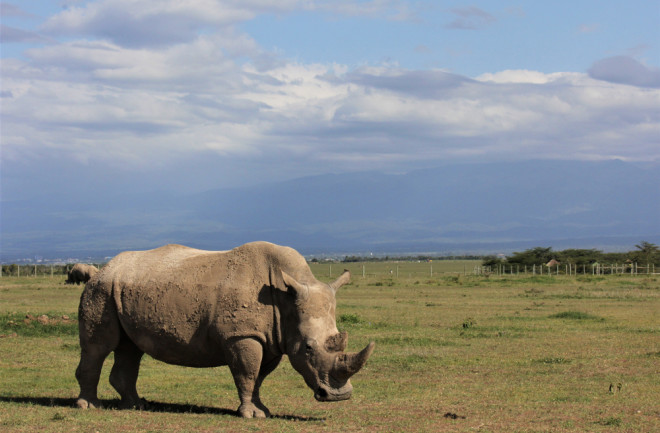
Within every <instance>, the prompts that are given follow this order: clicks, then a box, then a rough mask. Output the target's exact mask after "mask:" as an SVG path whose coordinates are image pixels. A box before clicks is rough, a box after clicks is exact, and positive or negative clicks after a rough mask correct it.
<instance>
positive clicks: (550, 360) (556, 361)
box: [533, 356, 571, 364]
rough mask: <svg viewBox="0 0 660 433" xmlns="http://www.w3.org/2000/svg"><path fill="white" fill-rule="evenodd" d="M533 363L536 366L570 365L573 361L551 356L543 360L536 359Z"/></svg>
mask: <svg viewBox="0 0 660 433" xmlns="http://www.w3.org/2000/svg"><path fill="white" fill-rule="evenodd" d="M533 362H534V363H536V364H570V362H571V360H570V359H566V358H562V357H560V356H558V357H551V356H549V357H545V358H541V359H535V360H534V361H533Z"/></svg>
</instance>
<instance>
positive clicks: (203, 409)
mask: <svg viewBox="0 0 660 433" xmlns="http://www.w3.org/2000/svg"><path fill="white" fill-rule="evenodd" d="M0 401H2V402H8V403H26V404H33V405H38V406H46V407H75V406H76V399H75V398H61V397H5V396H0ZM101 403H102V404H103V407H104V408H106V409H119V400H118V399H113V400H101ZM145 412H168V413H194V414H214V415H230V416H235V417H238V412H236V411H235V410H231V409H224V408H219V407H209V406H198V405H195V404H180V403H163V402H158V401H148V402H147V409H145ZM271 418H277V419H285V420H291V421H325V418H315V417H306V416H297V415H271Z"/></svg>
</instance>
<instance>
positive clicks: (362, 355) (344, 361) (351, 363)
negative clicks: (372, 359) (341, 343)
mask: <svg viewBox="0 0 660 433" xmlns="http://www.w3.org/2000/svg"><path fill="white" fill-rule="evenodd" d="M374 347H376V343H374V342H371V343H369V344H368V345H367V347H365V348H364V349H362V351H360V352H358V353H340V354H338V355H337V358H335V365H334V367H333V371H332V372H333V376H335V377H336V378H337V379H342V380H348V379H349V378H350V377H351V376H353V375H354V374H355V373H357V372H358V371H360V369H361V368H362V367H364V364H366V362H367V359H369V356H371V352H373V351H374Z"/></svg>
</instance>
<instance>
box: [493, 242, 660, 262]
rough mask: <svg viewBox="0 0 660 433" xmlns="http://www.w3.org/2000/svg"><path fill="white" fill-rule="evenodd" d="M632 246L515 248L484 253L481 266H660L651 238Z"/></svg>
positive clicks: (658, 254) (657, 248) (655, 246)
mask: <svg viewBox="0 0 660 433" xmlns="http://www.w3.org/2000/svg"><path fill="white" fill-rule="evenodd" d="M635 248H636V249H635V250H632V251H628V252H622V253H605V252H603V251H600V250H597V249H576V248H571V249H566V250H561V251H553V249H552V248H551V247H536V248H530V249H528V250H525V251H522V252H514V253H513V254H512V255H510V256H506V257H498V256H487V257H484V258H483V266H491V267H496V266H499V265H507V266H515V265H518V266H521V267H523V266H530V267H531V266H534V265H536V266H539V265H544V264H547V263H549V262H550V261H551V260H553V259H554V260H556V261H558V262H559V263H561V264H565V265H568V264H571V265H575V266H591V265H594V264H596V263H600V264H605V263H621V264H623V263H638V264H639V265H644V266H646V265H655V266H660V247H658V246H657V245H655V244H653V243H650V242H641V243H640V244H638V245H635Z"/></svg>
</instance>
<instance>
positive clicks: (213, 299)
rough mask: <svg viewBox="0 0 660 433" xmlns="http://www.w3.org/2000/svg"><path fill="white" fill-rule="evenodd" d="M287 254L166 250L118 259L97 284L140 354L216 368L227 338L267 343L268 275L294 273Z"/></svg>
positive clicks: (251, 247) (265, 248) (251, 249)
mask: <svg viewBox="0 0 660 433" xmlns="http://www.w3.org/2000/svg"><path fill="white" fill-rule="evenodd" d="M291 251H293V250H291ZM291 251H289V249H286V248H284V249H283V248H282V247H277V246H275V245H272V244H268V243H261V242H260V243H254V244H246V245H244V246H241V247H238V248H235V249H234V250H231V251H203V250H197V249H193V248H188V247H183V246H181V245H167V246H165V247H161V248H157V249H155V250H149V251H138V252H126V253H122V254H120V255H119V256H117V257H116V258H115V259H113V260H112V261H111V262H110V263H108V265H107V266H106V267H104V268H103V270H102V271H101V275H100V276H99V278H98V280H99V281H100V283H101V284H103V285H105V286H106V287H108V288H109V289H110V291H111V293H112V296H113V297H114V301H115V304H116V306H117V313H118V316H119V321H120V323H121V325H122V328H123V329H124V331H125V332H126V334H127V335H128V336H129V338H130V339H131V340H132V341H133V342H134V343H135V344H136V345H137V346H138V347H139V348H140V349H142V350H143V351H145V352H146V353H148V354H149V355H151V356H152V357H154V358H156V359H159V360H162V361H165V362H169V363H173V364H179V365H188V366H200V367H203V366H215V365H223V364H225V361H224V356H223V350H222V348H223V344H224V342H225V341H226V340H227V339H229V338H234V337H247V336H249V337H253V338H256V339H258V340H260V341H261V342H262V343H263V344H265V345H267V346H268V345H273V344H275V343H274V342H273V341H272V327H273V321H272V320H273V305H272V303H273V298H272V293H271V288H270V287H271V282H270V275H271V274H270V270H271V268H272V267H273V266H275V267H284V268H287V269H289V272H294V269H295V268H298V267H299V266H300V264H301V261H300V259H299V258H298V257H297V256H296V254H297V253H296V254H293V255H292V253H291ZM302 262H304V259H302ZM305 268H307V270H309V267H307V266H306V264H305ZM296 273H300V274H301V275H302V274H305V269H300V270H299V272H296Z"/></svg>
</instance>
